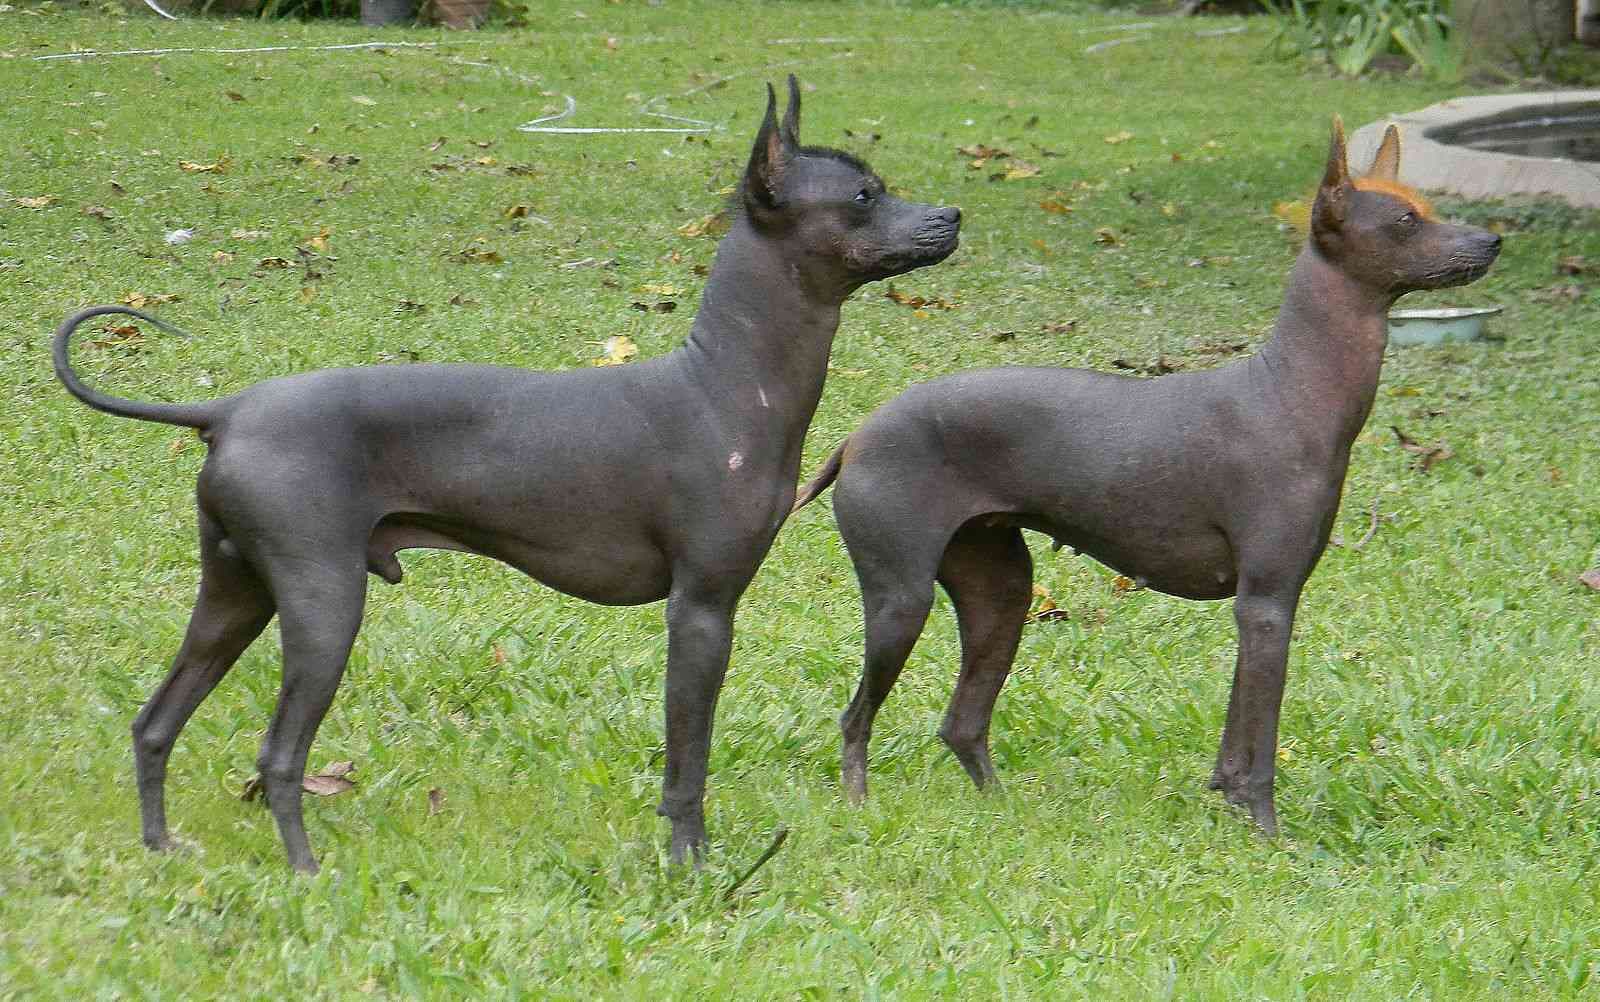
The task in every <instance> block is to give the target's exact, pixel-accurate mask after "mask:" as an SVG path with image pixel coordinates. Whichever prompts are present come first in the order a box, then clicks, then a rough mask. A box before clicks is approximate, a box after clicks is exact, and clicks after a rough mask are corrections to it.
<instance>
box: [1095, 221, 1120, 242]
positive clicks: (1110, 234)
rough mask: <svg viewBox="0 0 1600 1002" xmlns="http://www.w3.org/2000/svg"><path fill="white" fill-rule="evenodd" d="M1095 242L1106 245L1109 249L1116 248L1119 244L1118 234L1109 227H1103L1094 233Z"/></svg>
mask: <svg viewBox="0 0 1600 1002" xmlns="http://www.w3.org/2000/svg"><path fill="white" fill-rule="evenodd" d="M1094 242H1095V243H1097V244H1104V245H1106V246H1107V247H1112V246H1115V245H1116V243H1117V232H1116V231H1115V230H1113V229H1112V228H1111V227H1109V226H1102V227H1100V228H1099V229H1097V230H1095V231H1094Z"/></svg>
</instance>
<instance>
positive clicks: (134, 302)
mask: <svg viewBox="0 0 1600 1002" xmlns="http://www.w3.org/2000/svg"><path fill="white" fill-rule="evenodd" d="M177 301H178V297H177V295H176V294H174V293H170V292H163V293H158V294H156V295H151V294H150V293H148V292H125V293H123V294H122V298H121V299H119V300H117V302H119V303H121V304H122V305H124V306H131V307H133V308H134V309H136V310H142V309H144V308H145V307H147V306H164V305H166V304H167V303H176V302H177Z"/></svg>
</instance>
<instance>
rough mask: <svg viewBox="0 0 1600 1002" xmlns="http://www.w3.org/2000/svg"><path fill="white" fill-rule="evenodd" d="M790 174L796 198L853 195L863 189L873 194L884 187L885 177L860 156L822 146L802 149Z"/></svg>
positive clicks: (789, 177)
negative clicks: (883, 178) (882, 177)
mask: <svg viewBox="0 0 1600 1002" xmlns="http://www.w3.org/2000/svg"><path fill="white" fill-rule="evenodd" d="M787 175H788V176H787V178H786V180H787V181H788V182H789V185H792V187H790V188H789V191H788V194H789V195H790V196H793V197H800V198H805V197H807V196H810V197H813V198H852V197H854V196H855V194H856V192H858V191H861V190H862V189H863V188H864V189H866V190H867V191H868V192H870V193H871V194H873V195H878V194H881V193H882V192H883V190H884V185H883V180H882V179H881V178H879V177H878V175H876V174H874V173H873V172H872V168H871V167H868V166H867V165H866V164H865V163H863V162H862V161H861V160H860V159H858V158H857V157H854V156H851V155H850V154H849V153H845V152H844V151H842V150H831V149H827V148H826V147H820V146H807V147H805V148H803V149H801V150H800V151H799V153H798V154H796V156H795V158H794V161H793V162H792V163H791V165H790V168H789V170H788V172H787Z"/></svg>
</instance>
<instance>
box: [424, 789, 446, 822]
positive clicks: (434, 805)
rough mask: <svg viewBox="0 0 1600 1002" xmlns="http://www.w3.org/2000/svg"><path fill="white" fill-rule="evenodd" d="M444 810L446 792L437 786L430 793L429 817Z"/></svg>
mask: <svg viewBox="0 0 1600 1002" xmlns="http://www.w3.org/2000/svg"><path fill="white" fill-rule="evenodd" d="M443 810H444V791H443V790H441V789H439V788H438V787H437V786H436V787H434V788H433V789H431V790H429V791H428V817H430V818H431V817H433V816H434V815H435V814H438V813H439V812H440V811H443Z"/></svg>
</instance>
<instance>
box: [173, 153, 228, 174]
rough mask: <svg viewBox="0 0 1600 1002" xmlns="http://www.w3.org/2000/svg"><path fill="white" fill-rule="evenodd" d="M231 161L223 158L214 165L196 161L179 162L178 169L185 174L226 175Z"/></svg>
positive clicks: (213, 163)
mask: <svg viewBox="0 0 1600 1002" xmlns="http://www.w3.org/2000/svg"><path fill="white" fill-rule="evenodd" d="M230 165H231V161H230V160H229V159H228V158H227V157H222V158H221V159H219V160H216V161H214V162H212V163H208V164H203V163H199V162H198V161H195V160H179V161H178V169H179V170H181V171H183V172H184V173H185V174H226V173H227V172H228V167H229V166H230Z"/></svg>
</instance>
